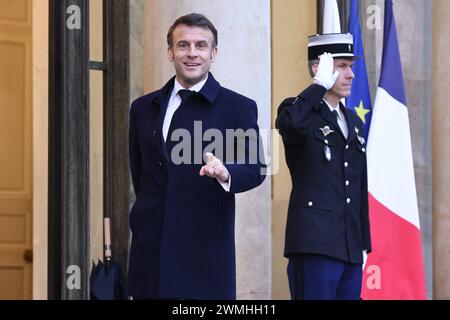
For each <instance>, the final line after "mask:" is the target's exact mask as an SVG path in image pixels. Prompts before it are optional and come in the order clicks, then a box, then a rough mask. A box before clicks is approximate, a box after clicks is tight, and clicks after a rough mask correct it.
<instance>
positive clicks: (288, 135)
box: [275, 84, 326, 144]
mask: <svg viewBox="0 0 450 320" xmlns="http://www.w3.org/2000/svg"><path fill="white" fill-rule="evenodd" d="M325 92H326V90H325V88H324V87H322V86H319V85H317V84H312V85H310V86H309V87H308V88H306V89H305V90H304V91H303V92H302V93H300V94H299V95H298V96H297V97H295V98H288V99H285V100H284V101H283V102H282V103H281V105H280V106H279V107H278V112H277V119H276V121H275V127H276V128H277V129H278V130H279V132H280V135H281V137H282V138H283V142H284V143H285V144H295V143H301V142H302V141H303V138H304V137H305V134H306V132H307V127H308V125H309V122H310V121H311V117H309V115H310V113H311V112H312V111H313V109H314V108H315V107H317V106H318V105H319V103H320V101H321V100H322V98H323V96H324V95H325Z"/></svg>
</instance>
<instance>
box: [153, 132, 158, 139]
mask: <svg viewBox="0 0 450 320" xmlns="http://www.w3.org/2000/svg"><path fill="white" fill-rule="evenodd" d="M156 136H157V133H156V130H154V131H153V139H156Z"/></svg>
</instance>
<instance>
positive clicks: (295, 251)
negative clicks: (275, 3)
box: [276, 34, 371, 299]
mask: <svg viewBox="0 0 450 320" xmlns="http://www.w3.org/2000/svg"><path fill="white" fill-rule="evenodd" d="M308 56H309V57H308V59H309V67H310V72H311V75H312V76H313V77H314V80H313V84H311V85H310V86H309V87H307V88H306V89H305V90H304V91H303V92H301V93H300V94H299V95H298V96H297V97H294V98H288V99H286V100H284V101H283V102H282V103H281V105H280V107H279V109H278V116H277V119H276V128H277V129H279V132H280V134H281V136H282V138H283V143H284V146H285V156H286V162H287V165H288V167H289V170H290V174H291V178H292V192H291V196H290V201H289V210H288V217H287V223H286V239H285V241H286V242H285V252H284V254H285V256H286V257H287V258H289V265H288V276H289V284H290V290H291V297H292V298H293V299H359V298H360V292H361V281H362V263H363V251H364V250H366V251H367V252H370V250H371V241H370V227H369V215H368V196H367V169H366V154H365V152H366V145H365V141H364V138H363V137H364V134H363V131H362V124H361V122H360V120H359V118H358V117H357V116H356V115H355V114H354V113H353V112H351V111H349V110H348V109H346V108H345V107H344V106H343V105H342V103H340V100H341V99H342V98H344V97H347V96H349V95H350V89H351V83H352V81H353V78H354V74H353V72H352V69H351V67H352V64H353V59H355V58H356V57H354V55H353V37H352V35H351V34H325V35H316V36H311V37H309V38H308ZM318 59H319V60H318Z"/></svg>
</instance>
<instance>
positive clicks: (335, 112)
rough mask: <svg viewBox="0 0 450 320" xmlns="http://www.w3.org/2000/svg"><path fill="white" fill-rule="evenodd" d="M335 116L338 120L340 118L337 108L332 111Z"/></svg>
mask: <svg viewBox="0 0 450 320" xmlns="http://www.w3.org/2000/svg"><path fill="white" fill-rule="evenodd" d="M332 112H333V114H334V116H335V117H336V122H337V121H338V120H339V113H338V112H337V111H336V110H333V111H332Z"/></svg>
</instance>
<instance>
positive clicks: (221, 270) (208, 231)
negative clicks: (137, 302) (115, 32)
mask: <svg viewBox="0 0 450 320" xmlns="http://www.w3.org/2000/svg"><path fill="white" fill-rule="evenodd" d="M173 85H174V78H172V79H171V80H170V81H169V82H168V83H167V84H166V85H165V86H164V87H163V88H162V89H160V90H158V91H155V92H153V93H150V94H148V95H145V96H143V97H141V98H138V99H137V100H136V101H134V102H133V103H132V106H131V110H130V128H129V151H130V167H131V175H132V180H133V185H134V190H135V193H136V201H135V203H134V205H133V207H132V210H131V212H130V217H129V220H130V228H131V231H132V243H131V248H130V259H129V276H128V284H127V288H128V294H129V295H131V296H136V297H140V298H162V299H166V298H170V299H179V298H183V299H235V297H236V266H235V265H236V263H235V239H234V221H235V197H234V194H235V193H239V192H244V191H247V190H250V189H252V188H254V187H256V186H258V185H259V184H260V183H261V182H262V181H263V180H264V175H261V170H260V169H261V167H262V164H261V162H262V161H257V162H256V163H253V164H249V163H245V164H242V163H232V162H233V161H228V162H227V163H225V160H226V159H227V158H226V157H229V156H230V155H229V154H227V153H226V150H225V148H223V149H224V150H222V152H223V157H224V158H223V159H221V160H222V161H223V162H224V164H225V166H226V167H227V169H228V171H229V172H230V175H231V190H230V192H226V191H225V190H224V189H223V188H222V186H221V185H220V184H219V182H218V181H217V180H216V179H215V178H211V177H207V176H199V171H200V168H201V167H202V165H204V164H205V163H204V162H203V154H204V150H203V148H204V147H206V146H207V145H209V144H211V142H212V141H213V140H214V138H211V137H205V138H204V139H203V140H205V141H204V142H200V143H199V144H197V143H198V142H199V141H201V140H198V136H197V140H196V142H194V138H195V135H194V128H195V126H194V122H195V121H202V122H201V127H200V128H201V130H200V129H198V128H199V125H200V123H199V122H197V127H196V128H197V129H196V130H197V132H196V134H197V135H198V134H199V133H200V134H204V133H205V131H206V130H208V129H218V130H219V131H220V132H221V133H222V135H223V137H224V141H225V136H226V129H238V128H241V129H243V130H247V129H254V130H256V132H257V133H258V137H259V129H258V125H257V107H256V103H255V102H254V101H253V100H250V99H249V98H246V97H244V96H242V95H239V94H237V93H235V92H233V91H231V90H228V89H226V88H223V87H221V86H220V84H219V83H218V82H217V81H216V80H215V79H214V77H213V76H212V74H209V76H208V80H207V81H206V83H205V85H204V86H203V88H202V89H201V90H200V92H198V93H194V94H193V95H192V96H190V97H189V98H188V99H187V100H186V101H185V102H183V104H182V105H181V106H180V107H179V108H178V110H177V111H176V112H175V114H174V116H173V118H172V121H171V126H170V129H169V134H168V137H167V142H164V140H163V138H162V124H163V119H164V115H165V110H166V108H167V104H168V100H169V97H170V94H171V92H172V89H173ZM174 129H184V130H185V131H184V132H185V133H186V132H189V134H190V135H191V138H190V139H192V140H191V142H192V147H191V148H185V149H184V150H182V151H180V148H179V146H180V145H179V144H178V142H177V141H175V142H173V141H171V138H170V137H171V136H172V133H173V132H174ZM200 138H201V137H200ZM186 139H187V140H184V139H181V138H180V142H189V141H188V140H189V138H186ZM208 140H210V141H208ZM257 140H259V139H253V140H252V139H247V140H246V144H245V152H246V154H247V152H248V150H249V146H250V144H257ZM232 143H233V141H232ZM177 144H178V147H177ZM224 144H225V143H224ZM235 144H237V140H236V141H235ZM188 145H189V144H188ZM236 147H237V146H236V145H234V147H233V148H234V149H236ZM174 150H176V153H177V154H179V155H180V156H183V157H185V159H186V157H187V158H189V159H190V163H189V161H185V162H187V163H183V164H175V163H174V162H173V161H172V160H171V159H172V158H171V157H170V155H171V153H172V151H174ZM217 150H218V149H217ZM217 150H216V153H215V155H216V156H218V153H217ZM186 152H187V153H186ZM195 158H197V160H198V159H200V163H198V164H194V163H193V161H194V160H195ZM234 162H236V161H234Z"/></svg>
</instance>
